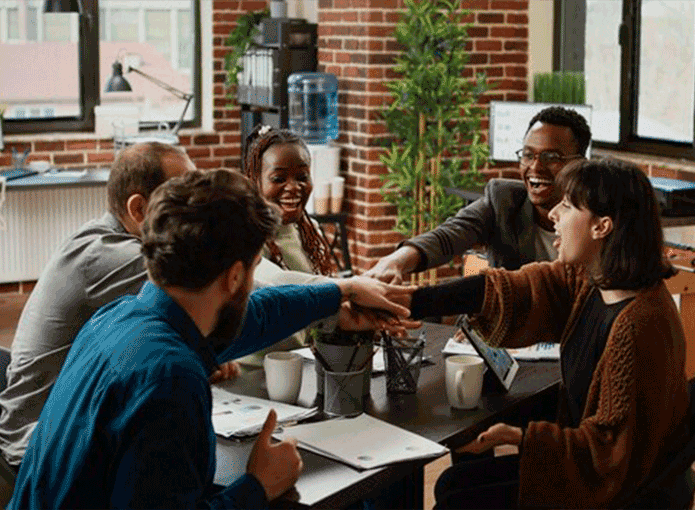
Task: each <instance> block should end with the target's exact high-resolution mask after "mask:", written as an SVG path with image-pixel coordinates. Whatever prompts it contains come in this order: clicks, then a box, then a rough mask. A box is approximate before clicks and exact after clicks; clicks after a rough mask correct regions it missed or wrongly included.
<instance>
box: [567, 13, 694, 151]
mask: <svg viewBox="0 0 695 510" xmlns="http://www.w3.org/2000/svg"><path fill="white" fill-rule="evenodd" d="M555 12H556V16H555V19H556V31H555V34H556V43H555V67H556V69H557V70H568V71H570V70H571V71H583V72H584V74H585V77H586V101H587V103H588V104H590V105H592V106H593V112H592V132H593V138H594V141H595V142H597V143H596V144H595V145H596V146H603V147H609V148H619V149H626V150H634V151H639V152H645V153H653V154H660V155H665V156H672V157H687V158H691V159H695V150H694V149H693V147H694V144H695V130H694V123H695V118H694V116H693V111H695V2H693V1H692V0H556V10H555ZM573 48H575V49H576V48H579V51H576V50H573Z"/></svg>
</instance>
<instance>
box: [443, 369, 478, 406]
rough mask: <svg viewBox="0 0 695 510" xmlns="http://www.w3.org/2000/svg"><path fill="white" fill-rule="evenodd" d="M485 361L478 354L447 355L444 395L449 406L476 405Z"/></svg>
mask: <svg viewBox="0 0 695 510" xmlns="http://www.w3.org/2000/svg"><path fill="white" fill-rule="evenodd" d="M484 374H485V362H484V361H483V359H482V358H479V357H478V356H449V357H448V358H447V359H446V396H447V398H448V399H449V404H451V407H455V408H457V409H473V408H475V407H478V401H479V400H480V394H481V392H482V389H483V375H484Z"/></svg>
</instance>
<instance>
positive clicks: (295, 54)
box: [237, 18, 317, 152]
mask: <svg viewBox="0 0 695 510" xmlns="http://www.w3.org/2000/svg"><path fill="white" fill-rule="evenodd" d="M316 42H317V25H316V24H315V23H308V22H307V21H305V20H302V19H290V18H266V19H263V20H261V23H260V33H259V34H258V36H257V37H256V38H255V40H254V46H252V47H251V48H249V50H248V51H247V52H246V54H245V55H244V56H243V57H242V65H243V70H242V72H241V77H240V80H239V84H238V86H237V102H238V103H239V105H240V107H241V133H242V138H241V140H242V152H243V151H245V143H246V135H248V133H250V132H251V130H252V129H253V128H254V126H255V125H256V124H257V123H259V122H261V121H263V123H264V124H268V125H270V126H272V127H275V128H282V129H285V128H287V127H288V126H289V106H288V95H287V77H288V76H289V75H290V74H292V73H295V72H301V71H316V66H317V46H316Z"/></svg>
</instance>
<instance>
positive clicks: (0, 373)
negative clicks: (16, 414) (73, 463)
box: [0, 346, 17, 508]
mask: <svg viewBox="0 0 695 510" xmlns="http://www.w3.org/2000/svg"><path fill="white" fill-rule="evenodd" d="M9 364H10V350H9V349H8V348H6V347H2V346H0V391H2V390H4V389H5V387H6V386H7V374H6V370H7V366H8V365H9ZM16 478H17V475H16V474H15V472H14V470H13V469H12V468H11V467H10V466H9V464H7V462H5V459H4V458H3V457H2V456H0V508H5V507H6V506H7V503H9V502H10V499H11V498H12V491H13V490H14V484H15V479H16Z"/></svg>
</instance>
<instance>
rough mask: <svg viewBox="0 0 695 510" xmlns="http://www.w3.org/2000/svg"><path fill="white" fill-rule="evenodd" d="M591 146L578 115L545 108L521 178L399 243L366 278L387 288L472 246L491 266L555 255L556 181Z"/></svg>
mask: <svg viewBox="0 0 695 510" xmlns="http://www.w3.org/2000/svg"><path fill="white" fill-rule="evenodd" d="M590 141H591V130H590V129H589V126H588V125H587V123H586V120H585V119H584V117H582V116H581V115H579V114H578V113H576V112H575V111H574V110H570V109H567V108H562V107H557V106H553V107H549V108H545V109H544V110H541V111H540V112H539V113H538V114H536V115H535V116H534V117H533V119H531V122H530V123H529V126H528V129H527V131H526V135H525V137H524V145H523V148H521V149H520V150H519V151H518V153H517V155H518V157H519V171H520V174H521V180H510V179H492V180H491V181H490V182H488V183H487V185H486V186H485V192H484V195H483V197H482V198H480V199H478V200H476V201H475V202H473V203H472V204H470V205H468V206H467V207H464V208H462V209H461V210H460V211H459V212H458V213H456V215H455V216H452V217H451V218H449V219H447V220H446V221H445V222H444V223H442V224H441V225H440V226H438V227H437V228H435V229H434V230H432V231H430V232H427V233H425V234H422V235H420V236H417V237H415V238H413V239H410V240H408V241H405V242H403V243H401V245H400V246H399V247H398V249H397V250H396V251H394V252H393V253H391V254H390V255H387V256H385V257H383V258H382V259H380V260H379V261H378V262H377V263H376V265H375V266H374V267H373V268H372V269H370V270H369V271H368V272H367V273H366V275H367V276H372V277H374V278H379V279H380V280H383V281H386V282H392V283H398V282H400V281H402V280H403V279H404V278H405V277H406V275H408V274H409V273H412V272H419V271H423V270H425V269H428V268H433V267H437V266H440V265H442V264H445V263H447V262H449V261H450V260H451V259H452V258H453V257H454V256H455V255H463V254H464V253H465V252H466V251H467V250H469V249H471V248H473V247H475V246H485V247H486V248H487V254H488V261H489V263H490V265H491V266H493V267H504V268H506V269H518V268H519V267H521V266H522V265H524V264H527V263H529V262H533V261H539V260H553V259H555V258H556V257H557V254H556V252H555V248H554V247H553V237H554V228H553V223H552V221H550V220H549V219H548V212H550V209H552V208H553V207H554V206H555V205H556V204H557V203H558V202H559V201H560V198H561V197H560V196H559V194H558V190H557V187H556V186H555V176H556V175H557V174H558V173H559V172H560V170H562V169H563V168H564V167H565V165H567V163H568V162H569V161H571V160H573V159H578V158H583V157H584V156H585V154H586V150H587V148H588V146H589V142H590Z"/></svg>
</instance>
